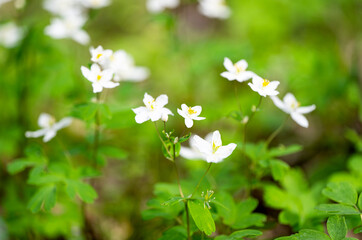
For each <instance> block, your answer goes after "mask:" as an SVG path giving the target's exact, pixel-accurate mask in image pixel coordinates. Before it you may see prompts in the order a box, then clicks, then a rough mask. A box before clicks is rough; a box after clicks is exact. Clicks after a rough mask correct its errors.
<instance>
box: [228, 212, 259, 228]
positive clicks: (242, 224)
mask: <svg viewBox="0 0 362 240" xmlns="http://www.w3.org/2000/svg"><path fill="white" fill-rule="evenodd" d="M265 221H266V216H265V215H264V214H261V213H252V214H249V215H246V216H244V217H239V216H237V218H236V221H235V223H234V224H233V225H232V227H233V228H236V229H240V228H248V227H251V226H256V227H261V226H263V225H264V222H265Z"/></svg>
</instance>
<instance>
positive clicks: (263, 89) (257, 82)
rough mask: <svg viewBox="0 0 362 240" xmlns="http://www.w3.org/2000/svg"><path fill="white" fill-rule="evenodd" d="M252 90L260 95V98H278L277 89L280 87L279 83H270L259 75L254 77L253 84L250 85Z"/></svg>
mask: <svg viewBox="0 0 362 240" xmlns="http://www.w3.org/2000/svg"><path fill="white" fill-rule="evenodd" d="M248 85H249V86H250V87H251V89H252V90H253V91H255V92H257V93H259V94H260V96H263V97H266V96H276V95H278V94H279V92H278V91H276V88H277V87H278V85H279V81H272V82H270V81H269V80H267V79H263V78H261V77H259V76H257V75H255V76H254V77H253V80H252V83H248Z"/></svg>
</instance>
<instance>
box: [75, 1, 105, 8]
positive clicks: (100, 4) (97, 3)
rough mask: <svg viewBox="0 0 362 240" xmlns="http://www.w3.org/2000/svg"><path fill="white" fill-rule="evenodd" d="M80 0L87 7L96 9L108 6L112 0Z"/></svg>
mask: <svg viewBox="0 0 362 240" xmlns="http://www.w3.org/2000/svg"><path fill="white" fill-rule="evenodd" d="M80 2H81V4H83V6H84V7H86V8H95V9H98V8H103V7H106V6H108V5H109V4H110V3H111V1H110V0H80Z"/></svg>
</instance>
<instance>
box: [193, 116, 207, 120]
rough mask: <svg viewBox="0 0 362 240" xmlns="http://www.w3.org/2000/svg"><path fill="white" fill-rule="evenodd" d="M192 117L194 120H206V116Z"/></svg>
mask: <svg viewBox="0 0 362 240" xmlns="http://www.w3.org/2000/svg"><path fill="white" fill-rule="evenodd" d="M192 119H193V120H205V119H206V118H205V117H193V118H192Z"/></svg>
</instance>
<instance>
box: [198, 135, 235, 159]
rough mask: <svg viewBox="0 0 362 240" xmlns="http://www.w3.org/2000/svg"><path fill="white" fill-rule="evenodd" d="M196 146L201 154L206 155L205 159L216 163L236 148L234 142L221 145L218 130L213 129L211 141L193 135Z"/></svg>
mask: <svg viewBox="0 0 362 240" xmlns="http://www.w3.org/2000/svg"><path fill="white" fill-rule="evenodd" d="M194 140H195V146H196V148H197V149H198V150H199V151H200V152H201V153H203V154H205V155H206V161H207V162H209V163H218V162H221V161H222V160H224V159H225V158H227V157H228V156H230V155H231V153H232V152H233V151H234V149H235V148H236V144H235V143H230V144H228V145H226V146H222V142H221V136H220V132H219V131H215V132H213V134H212V141H211V143H210V142H208V141H206V140H204V139H202V138H200V137H199V136H197V135H196V136H194Z"/></svg>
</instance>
